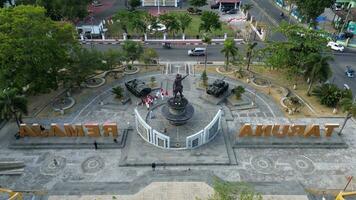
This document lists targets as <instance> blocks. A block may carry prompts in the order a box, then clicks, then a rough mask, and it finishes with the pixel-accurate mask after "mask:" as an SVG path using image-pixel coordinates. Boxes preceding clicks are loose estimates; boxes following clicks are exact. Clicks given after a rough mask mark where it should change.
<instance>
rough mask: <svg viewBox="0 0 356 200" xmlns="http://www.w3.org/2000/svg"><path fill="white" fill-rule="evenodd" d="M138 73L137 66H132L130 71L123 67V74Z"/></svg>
mask: <svg viewBox="0 0 356 200" xmlns="http://www.w3.org/2000/svg"><path fill="white" fill-rule="evenodd" d="M139 71H140V68H139V67H138V66H132V68H131V69H128V68H127V67H125V69H124V74H126V75H132V74H136V73H138V72H139Z"/></svg>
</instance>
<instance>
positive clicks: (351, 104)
mask: <svg viewBox="0 0 356 200" xmlns="http://www.w3.org/2000/svg"><path fill="white" fill-rule="evenodd" d="M340 106H341V109H342V111H343V112H346V116H345V120H344V123H343V124H342V127H341V129H340V131H339V133H338V134H339V135H341V134H342V131H343V130H344V128H345V125H346V123H347V121H348V120H349V119H351V117H356V97H355V98H354V100H352V99H351V98H349V97H348V98H343V99H341V101H340Z"/></svg>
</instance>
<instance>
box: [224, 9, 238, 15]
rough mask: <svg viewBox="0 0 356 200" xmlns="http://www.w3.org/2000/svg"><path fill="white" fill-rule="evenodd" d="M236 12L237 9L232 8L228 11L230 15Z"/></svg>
mask: <svg viewBox="0 0 356 200" xmlns="http://www.w3.org/2000/svg"><path fill="white" fill-rule="evenodd" d="M236 13H237V9H231V10H228V11H227V12H226V14H230V15H232V14H236Z"/></svg>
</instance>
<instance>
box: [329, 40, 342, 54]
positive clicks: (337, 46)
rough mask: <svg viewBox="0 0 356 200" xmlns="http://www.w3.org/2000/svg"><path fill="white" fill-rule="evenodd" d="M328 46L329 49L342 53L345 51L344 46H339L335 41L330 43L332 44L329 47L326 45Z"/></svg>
mask: <svg viewBox="0 0 356 200" xmlns="http://www.w3.org/2000/svg"><path fill="white" fill-rule="evenodd" d="M326 46H327V47H330V48H331V49H332V50H335V51H341V52H343V51H344V49H345V47H344V46H341V45H339V44H338V43H336V42H333V41H330V42H329V43H328V45H326Z"/></svg>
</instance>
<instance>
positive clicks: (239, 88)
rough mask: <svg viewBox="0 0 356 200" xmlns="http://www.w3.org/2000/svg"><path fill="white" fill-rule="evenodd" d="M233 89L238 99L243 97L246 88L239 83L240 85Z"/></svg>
mask: <svg viewBox="0 0 356 200" xmlns="http://www.w3.org/2000/svg"><path fill="white" fill-rule="evenodd" d="M232 91H233V93H234V95H235V97H236V99H241V95H242V94H243V93H245V88H244V87H242V86H241V85H239V86H237V87H235V88H234V89H233V90H232Z"/></svg>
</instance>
